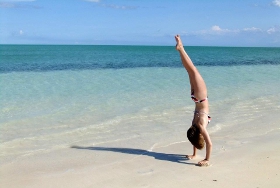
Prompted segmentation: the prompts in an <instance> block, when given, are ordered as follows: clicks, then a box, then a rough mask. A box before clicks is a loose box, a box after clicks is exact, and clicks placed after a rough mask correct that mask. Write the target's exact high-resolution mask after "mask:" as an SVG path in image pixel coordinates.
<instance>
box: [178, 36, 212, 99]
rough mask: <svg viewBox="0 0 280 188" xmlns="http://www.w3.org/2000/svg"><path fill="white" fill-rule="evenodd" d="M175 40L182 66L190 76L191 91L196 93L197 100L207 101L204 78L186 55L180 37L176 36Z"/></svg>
mask: <svg viewBox="0 0 280 188" xmlns="http://www.w3.org/2000/svg"><path fill="white" fill-rule="evenodd" d="M175 40H176V42H177V45H176V49H177V50H178V51H179V53H180V57H181V61H182V64H183V65H184V67H185V69H186V70H187V72H188V74H189V79H190V85H191V90H193V91H194V95H195V97H196V98H198V99H205V98H206V97H207V89H206V85H205V82H204V80H203V78H202V76H201V75H200V73H199V72H198V70H197V69H196V67H195V66H194V64H193V62H192V60H191V58H190V57H189V56H188V54H187V53H186V51H185V49H184V46H183V43H182V41H181V39H180V36H179V35H176V36H175Z"/></svg>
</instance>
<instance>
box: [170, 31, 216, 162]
mask: <svg viewBox="0 0 280 188" xmlns="http://www.w3.org/2000/svg"><path fill="white" fill-rule="evenodd" d="M175 40H176V42H177V44H176V50H178V51H179V53H180V57H181V61H182V64H183V65H184V67H185V69H186V70H187V72H188V74H189V80H190V85H191V99H192V100H193V101H194V102H195V111H194V117H193V121H192V126H191V127H190V128H189V130H188V132H187V136H188V139H189V141H190V142H191V143H192V145H193V154H192V155H187V158H189V159H193V158H195V157H196V150H197V149H202V148H203V147H204V143H206V157H205V159H204V160H202V161H200V162H199V163H198V165H199V166H208V165H209V159H210V155H211V151H212V142H211V139H210V136H209V134H208V132H207V130H206V126H207V124H208V123H209V122H210V120H211V117H210V116H209V115H208V114H209V103H208V97H207V88H206V84H205V82H204V80H203V78H202V76H201V75H200V73H199V72H198V70H197V69H196V67H195V66H194V64H193V62H192V60H191V59H190V57H189V56H188V54H187V53H186V51H185V49H184V46H183V43H182V41H181V38H180V36H179V35H176V36H175Z"/></svg>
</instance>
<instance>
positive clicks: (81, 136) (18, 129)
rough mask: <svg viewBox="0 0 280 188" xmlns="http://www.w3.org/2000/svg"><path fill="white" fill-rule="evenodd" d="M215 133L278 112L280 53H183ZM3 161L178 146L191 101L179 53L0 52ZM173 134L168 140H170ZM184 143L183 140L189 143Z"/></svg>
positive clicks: (15, 48)
mask: <svg viewBox="0 0 280 188" xmlns="http://www.w3.org/2000/svg"><path fill="white" fill-rule="evenodd" d="M186 49H187V51H188V53H189V55H190V57H191V58H192V60H193V62H194V63H195V64H196V65H197V67H198V69H199V71H200V72H201V74H202V76H203V77H204V79H205V81H206V83H207V87H208V94H209V101H210V108H211V115H212V117H213V120H212V122H211V124H209V129H210V132H211V133H213V134H214V133H215V132H217V131H219V130H220V129H223V127H226V126H237V121H238V123H240V122H245V121H251V120H252V121H253V120H254V121H255V120H258V118H260V114H263V115H264V116H266V115H268V114H269V113H270V112H271V111H273V112H277V110H279V108H280V100H279V97H280V87H279V83H280V76H279V75H280V69H279V68H280V48H226V47H187V48H186ZM0 50H1V52H0V53H1V59H0V88H1V92H0V104H1V105H0V111H1V113H0V134H1V136H0V156H1V157H3V158H7V156H10V157H11V158H10V159H11V160H12V159H13V158H16V157H22V156H26V155H29V154H33V153H34V154H35V153H44V152H50V151H53V150H55V149H59V148H67V147H69V146H71V145H73V144H77V143H80V144H85V145H88V144H90V145H98V144H105V145H106V144H112V143H116V142H119V141H120V140H126V141H128V142H129V143H131V144H137V143H139V141H140V143H141V144H140V145H141V146H143V147H145V146H146V145H147V146H148V145H151V144H154V143H162V144H163V143H170V142H173V141H174V142H176V141H178V140H179V141H181V140H182V138H181V136H178V135H180V134H182V135H183V136H185V133H184V132H185V131H186V129H187V128H188V126H189V125H190V122H191V120H192V111H193V107H194V104H193V102H192V101H191V99H190V95H189V93H190V92H189V90H190V88H189V81H188V76H187V73H186V72H185V70H184V68H183V67H182V65H181V62H180V58H179V55H178V52H177V51H176V50H175V49H174V47H168V46H167V47H166V46H164V47H154V46H44V45H42V46H35V45H34V46H33V45H1V46H0ZM167 137H168V139H167ZM184 139H185V137H184Z"/></svg>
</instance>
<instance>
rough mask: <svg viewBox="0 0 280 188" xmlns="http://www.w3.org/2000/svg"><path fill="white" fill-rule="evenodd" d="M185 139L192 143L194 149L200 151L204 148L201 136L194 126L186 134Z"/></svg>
mask: <svg viewBox="0 0 280 188" xmlns="http://www.w3.org/2000/svg"><path fill="white" fill-rule="evenodd" d="M187 137H188V139H189V141H190V142H191V143H192V145H193V146H194V147H196V148H197V149H199V150H201V149H203V148H204V144H205V142H204V138H203V136H202V135H201V134H200V130H199V128H198V127H197V126H196V125H192V126H191V127H190V128H189V130H188V132H187Z"/></svg>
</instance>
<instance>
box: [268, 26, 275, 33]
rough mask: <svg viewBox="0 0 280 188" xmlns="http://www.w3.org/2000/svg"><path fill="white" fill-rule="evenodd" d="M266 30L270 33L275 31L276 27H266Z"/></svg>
mask: <svg viewBox="0 0 280 188" xmlns="http://www.w3.org/2000/svg"><path fill="white" fill-rule="evenodd" d="M266 32H267V33H268V34H272V33H275V32H277V29H276V28H275V27H272V28H270V29H268V30H267V31H266Z"/></svg>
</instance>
